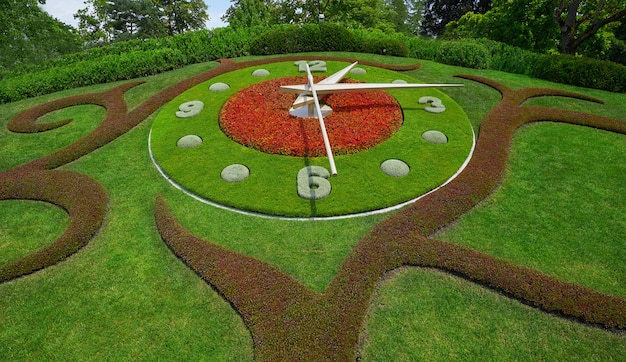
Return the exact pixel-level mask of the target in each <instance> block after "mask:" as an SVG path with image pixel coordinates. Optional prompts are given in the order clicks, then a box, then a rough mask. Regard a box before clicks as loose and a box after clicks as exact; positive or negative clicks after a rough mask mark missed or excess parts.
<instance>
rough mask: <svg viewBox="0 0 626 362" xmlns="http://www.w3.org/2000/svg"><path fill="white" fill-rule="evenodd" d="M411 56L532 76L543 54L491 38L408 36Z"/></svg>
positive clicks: (407, 40) (407, 42)
mask: <svg viewBox="0 0 626 362" xmlns="http://www.w3.org/2000/svg"><path fill="white" fill-rule="evenodd" d="M406 44H407V47H408V49H409V57H412V58H417V59H426V60H433V61H436V62H440V63H443V64H450V65H457V66H462V67H466V68H479V69H493V70H500V71H503V72H508V73H516V74H525V75H530V74H531V72H532V68H533V64H534V63H535V60H536V59H537V58H539V56H540V55H539V54H536V53H533V52H530V51H528V50H524V49H521V48H517V47H514V46H511V45H507V44H504V43H499V42H496V41H493V40H487V39H463V40H455V41H449V40H437V39H430V38H422V37H407V38H406Z"/></svg>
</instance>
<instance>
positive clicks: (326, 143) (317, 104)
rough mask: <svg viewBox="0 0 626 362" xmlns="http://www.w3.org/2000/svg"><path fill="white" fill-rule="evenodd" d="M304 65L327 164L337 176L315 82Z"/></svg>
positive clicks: (309, 70)
mask: <svg viewBox="0 0 626 362" xmlns="http://www.w3.org/2000/svg"><path fill="white" fill-rule="evenodd" d="M305 65H306V73H307V77H308V78H309V86H310V87H311V95H312V96H313V102H314V103H315V111H316V112H317V119H318V120H319V122H320V127H321V129H322V137H323V138H324V146H325V147H326V155H327V156H328V162H330V173H331V175H333V176H337V168H336V167H335V159H334V158H333V150H332V149H331V148H330V141H329V140H328V134H327V133H326V126H325V125H324V117H323V116H322V108H321V107H320V102H319V99H318V98H317V92H316V91H315V86H314V84H315V82H314V81H313V75H312V74H311V69H309V64H308V63H305Z"/></svg>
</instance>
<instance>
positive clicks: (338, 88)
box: [280, 83, 463, 95]
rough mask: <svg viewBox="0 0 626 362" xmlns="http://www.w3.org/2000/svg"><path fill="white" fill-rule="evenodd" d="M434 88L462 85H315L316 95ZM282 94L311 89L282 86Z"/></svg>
mask: <svg viewBox="0 0 626 362" xmlns="http://www.w3.org/2000/svg"><path fill="white" fill-rule="evenodd" d="M434 87H463V84H422V83H409V84H396V83H339V84H317V85H316V87H315V88H316V91H317V94H319V95H321V94H330V93H342V92H366V91H372V90H382V89H406V88H434ZM280 90H281V91H282V92H286V93H298V94H304V95H310V94H311V89H310V87H309V85H307V84H299V85H284V86H281V87H280Z"/></svg>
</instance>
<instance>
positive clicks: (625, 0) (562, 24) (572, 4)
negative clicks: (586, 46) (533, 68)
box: [552, 0, 626, 54]
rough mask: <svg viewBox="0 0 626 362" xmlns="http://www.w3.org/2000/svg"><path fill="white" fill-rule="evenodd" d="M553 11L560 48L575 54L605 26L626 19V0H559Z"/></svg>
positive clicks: (562, 50) (563, 51)
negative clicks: (558, 32)
mask: <svg viewBox="0 0 626 362" xmlns="http://www.w3.org/2000/svg"><path fill="white" fill-rule="evenodd" d="M552 15H553V17H554V19H555V21H556V23H557V24H558V26H559V30H560V34H561V52H562V53H565V54H575V53H576V50H577V49H578V47H579V46H580V45H581V44H582V42H584V41H586V40H587V39H589V38H591V37H592V36H594V35H595V34H597V33H598V31H599V30H600V29H601V28H602V27H604V26H606V25H608V24H611V23H616V22H619V21H622V20H624V19H626V0H585V1H583V0H557V1H556V7H555V8H554V12H553V14H552Z"/></svg>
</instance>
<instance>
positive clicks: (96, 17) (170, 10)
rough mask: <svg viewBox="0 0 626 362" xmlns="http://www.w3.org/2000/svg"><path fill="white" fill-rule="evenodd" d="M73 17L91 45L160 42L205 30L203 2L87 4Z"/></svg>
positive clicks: (97, 0)
mask: <svg viewBox="0 0 626 362" xmlns="http://www.w3.org/2000/svg"><path fill="white" fill-rule="evenodd" d="M85 5H87V7H86V8H84V9H81V10H79V11H78V12H77V13H76V14H75V15H74V17H75V18H76V19H78V21H79V25H78V27H79V30H80V34H81V36H82V37H83V38H84V39H85V40H87V41H91V42H102V41H104V42H110V41H117V40H129V39H146V38H157V37H162V36H168V35H175V34H180V33H183V32H186V31H189V30H198V29H203V28H204V27H205V24H206V21H207V20H209V16H208V14H207V9H208V7H207V5H206V3H205V2H204V1H203V0H86V1H85Z"/></svg>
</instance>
